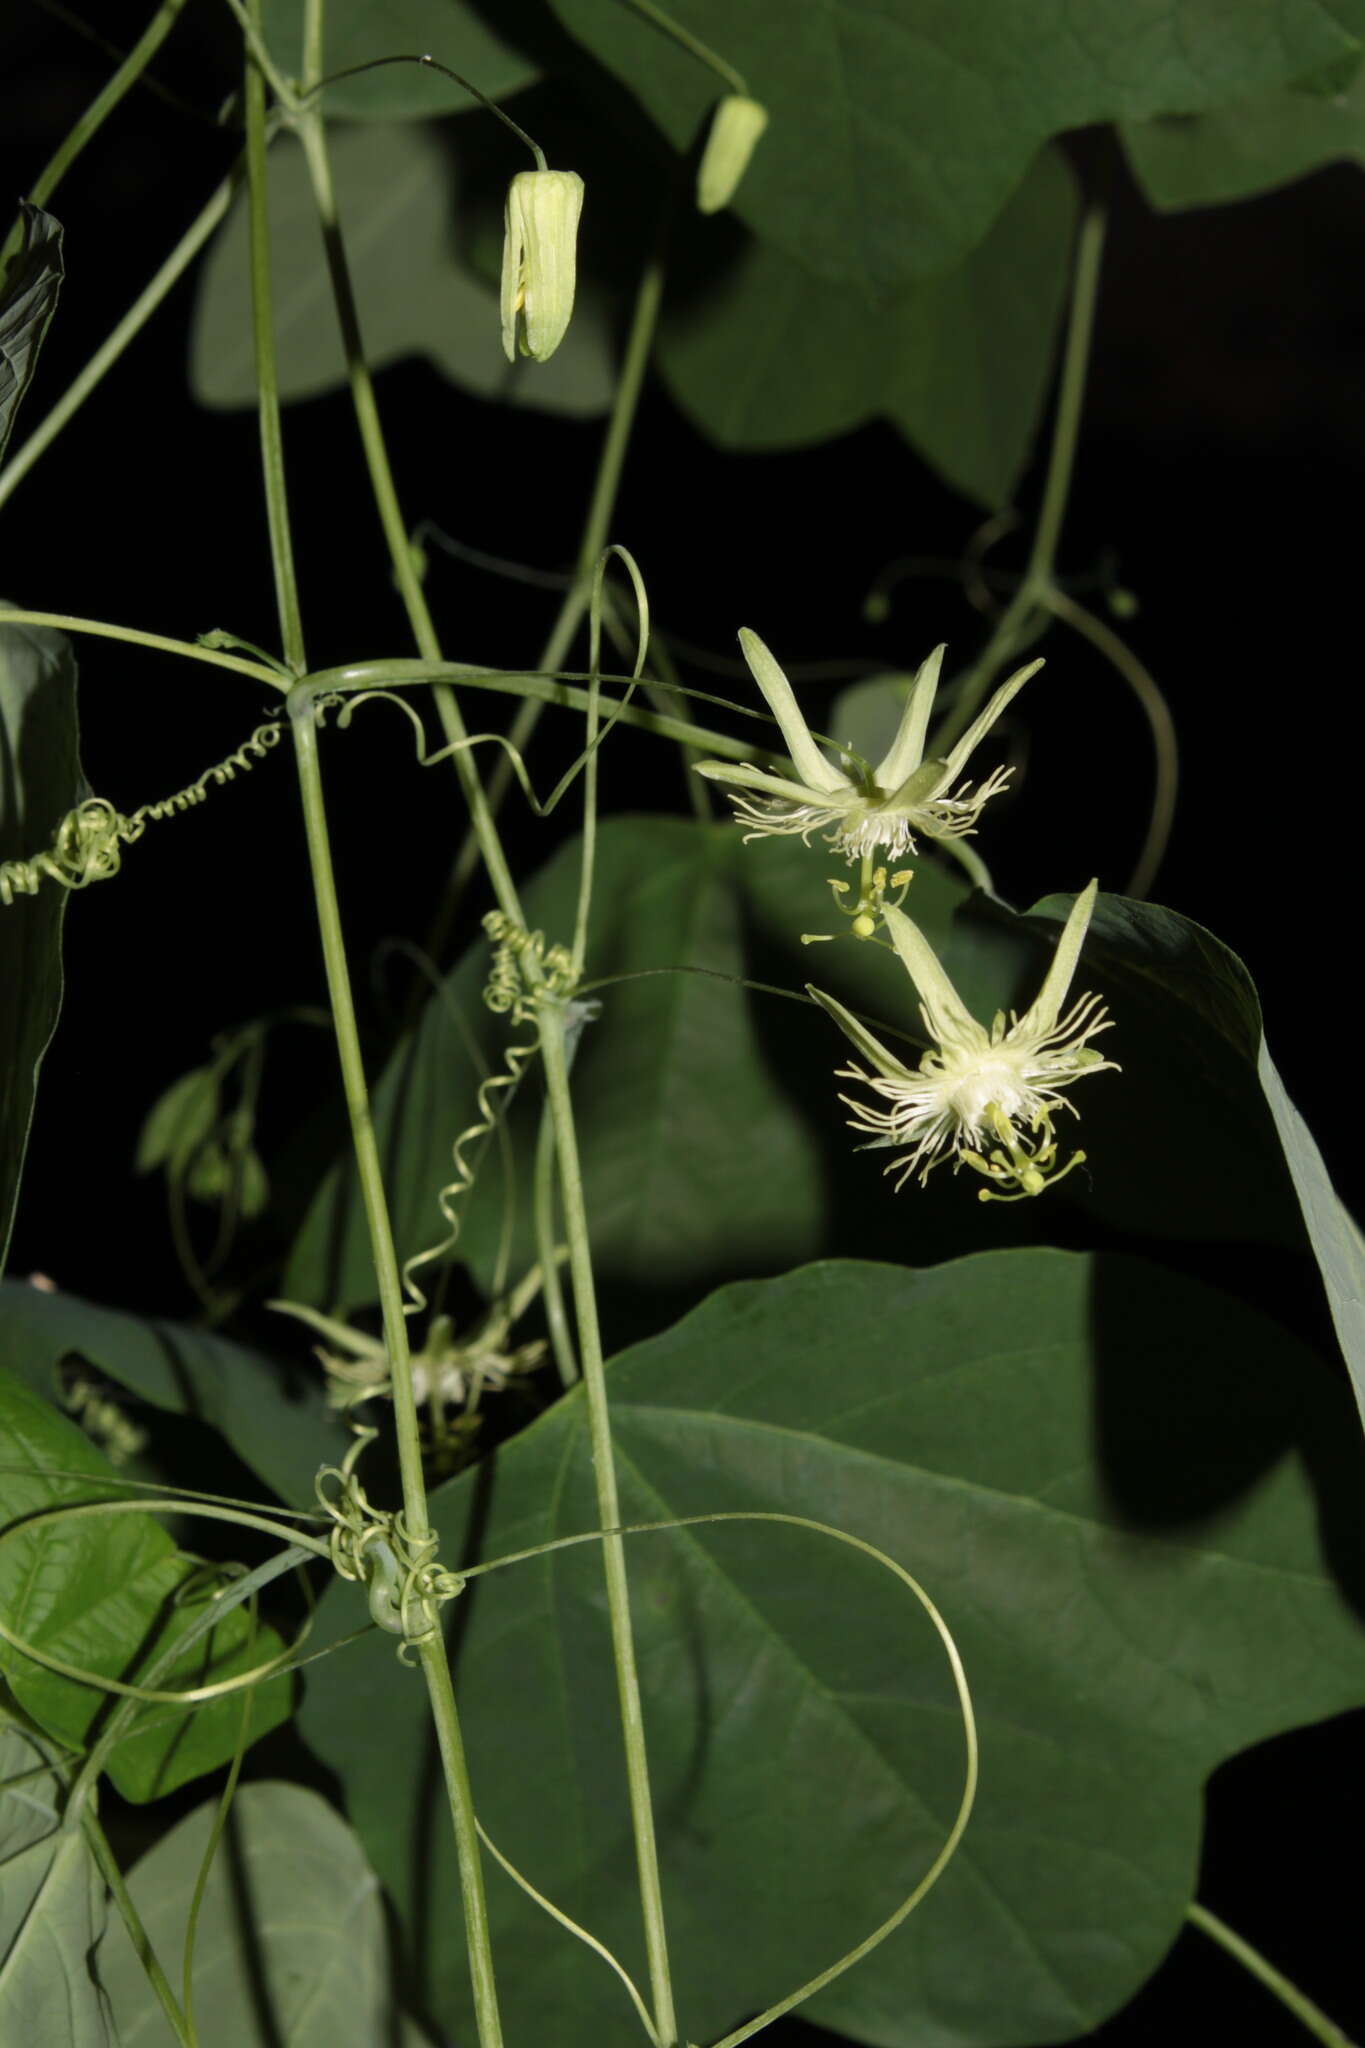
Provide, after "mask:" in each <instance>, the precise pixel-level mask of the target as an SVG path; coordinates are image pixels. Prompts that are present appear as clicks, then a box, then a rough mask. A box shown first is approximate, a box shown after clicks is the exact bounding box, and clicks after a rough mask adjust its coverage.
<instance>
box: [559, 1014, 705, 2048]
mask: <svg viewBox="0 0 1365 2048" xmlns="http://www.w3.org/2000/svg"><path fill="white" fill-rule="evenodd" d="M541 1053H542V1057H543V1059H544V1062H545V1084H546V1088H547V1091H548V1095H549V1105H550V1115H551V1117H552V1119H553V1121H554V1136H555V1147H556V1150H557V1152H558V1155H559V1176H560V1193H561V1197H562V1199H563V1204H564V1234H565V1237H566V1238H567V1240H568V1246H569V1271H570V1274H571V1275H572V1278H573V1290H574V1309H575V1313H576V1315H577V1320H578V1348H579V1356H580V1359H581V1361H582V1367H583V1383H584V1390H585V1393H586V1397H587V1404H588V1433H589V1438H590V1441H591V1445H592V1465H593V1478H594V1481H595V1483H596V1488H597V1511H598V1516H599V1518H600V1522H601V1526H602V1528H603V1530H604V1531H608V1532H610V1533H607V1534H604V1536H603V1538H602V1561H603V1566H604V1569H605V1574H606V1582H607V1609H608V1614H609V1617H610V1622H611V1641H612V1650H613V1653H614V1656H615V1661H616V1686H617V1696H618V1698H619V1700H620V1705H621V1732H622V1736H623V1739H624V1743H625V1752H626V1777H627V1780H628V1783H629V1788H630V1810H631V1824H632V1828H633V1831H634V1836H635V1860H636V1866H637V1871H638V1876H639V1884H640V1906H641V1910H642V1913H643V1916H644V1926H645V1947H646V1950H647V1952H648V1956H649V1980H650V1990H651V1993H652V2001H653V2007H654V2025H655V2031H656V2033H657V2035H658V2039H659V2043H660V2048H675V2044H676V2043H677V2041H678V2025H677V2020H676V2018H675V2016H674V2010H673V1986H672V1980H671V1977H670V1973H669V1966H668V1941H667V1936H666V1933H665V1929H664V1907H663V1888H662V1885H661V1883H660V1879H659V1857H658V1847H657V1844H656V1842H655V1836H654V1809H653V1804H652V1801H651V1799H650V1791H649V1761H648V1757H647V1755H646V1751H645V1730H644V1714H643V1710H642V1707H641V1703H640V1681H639V1674H638V1672H637V1670H636V1665H635V1638H634V1633H633V1631H632V1628H631V1619H630V1589H629V1585H628V1582H627V1578H626V1553H625V1544H624V1543H623V1541H622V1539H621V1536H620V1534H619V1529H620V1522H621V1512H620V1500H619V1496H618V1492H617V1486H616V1461H615V1458H614V1456H613V1452H612V1442H611V1420H610V1417H609V1414H608V1411H607V1383H606V1373H605V1369H604V1365H603V1359H602V1335H601V1329H600V1326H599V1323H598V1317H597V1294H596V1290H595V1286H594V1282H593V1271H592V1255H591V1252H590V1250H589V1245H588V1221H587V1214H586V1211H585V1208H584V1201H583V1174H582V1169H581V1167H580V1165H579V1159H578V1139H577V1134H576V1132H575V1129H574V1117H573V1104H572V1101H571V1099H570V1094H569V1069H568V1059H567V1055H566V1050H565V1035H564V1016H563V1012H562V1010H561V1009H559V1008H557V1007H556V1006H555V1005H553V1004H550V1003H547V1004H546V1005H545V1006H544V1007H543V1009H542V1012H541Z"/></svg>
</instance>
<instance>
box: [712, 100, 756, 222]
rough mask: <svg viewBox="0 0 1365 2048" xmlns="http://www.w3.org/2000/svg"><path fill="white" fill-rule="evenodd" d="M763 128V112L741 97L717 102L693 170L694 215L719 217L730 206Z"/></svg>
mask: <svg viewBox="0 0 1365 2048" xmlns="http://www.w3.org/2000/svg"><path fill="white" fill-rule="evenodd" d="M767 125H768V110H767V108H766V107H764V106H761V105H760V104H759V102H758V101H757V100H751V99H748V98H747V97H746V96H745V95H744V94H743V93H738V92H730V93H726V95H725V97H724V99H722V100H719V101H718V102H717V104H716V111H715V113H714V114H713V115H712V116H711V129H710V133H709V134H708V135H707V138H706V148H705V149H704V150H703V151H702V159H701V163H700V164H699V166H698V168H697V210H698V212H700V213H719V212H720V209H721V208H722V206H728V205H729V204H730V201H731V200H732V199H733V198H734V196H735V191H736V188H737V187H738V185H739V181H740V179H741V178H742V177H743V176H744V173H745V172H746V171H747V170H748V168H749V158H750V157H751V156H752V155H753V153H754V145H755V144H756V143H757V141H758V138H759V136H760V135H761V134H762V133H763V130H764V129H765V128H766V127H767Z"/></svg>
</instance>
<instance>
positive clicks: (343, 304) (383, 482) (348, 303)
mask: <svg viewBox="0 0 1365 2048" xmlns="http://www.w3.org/2000/svg"><path fill="white" fill-rule="evenodd" d="M322 19H323V0H307V6H306V9H305V13H304V40H303V50H304V75H303V81H302V83H303V91H304V94H305V96H306V94H307V93H308V92H310V91H311V90H312V89H313V88H314V87H315V86H316V85H317V84H319V82H320V81H321V78H322ZM296 124H297V127H298V132H299V136H300V139H301V140H302V143H303V150H304V157H305V159H306V161H307V165H308V175H309V179H310V181H311V183H312V187H313V200H314V204H315V205H316V207H317V211H318V219H319V221H320V222H321V225H322V238H323V246H324V248H325V250H326V255H327V269H328V274H329V276H330V278H331V284H332V296H333V299H334V301H335V305H336V313H337V321H338V325H339V326H340V329H341V340H342V346H343V348H344V350H345V354H346V374H347V377H348V379H349V382H350V387H351V403H352V406H353V407H354V410H355V417H356V425H357V427H358V429H359V432H360V440H361V446H362V448H363V450H364V455H365V464H366V468H367V470H368V471H369V477H370V488H371V490H372V492H373V494H374V502H375V508H376V510H377V511H378V514H379V521H380V525H381V526H382V527H383V530H384V539H385V541H386V543H387V545H388V550H389V559H390V561H391V563H392V565H393V572H394V576H395V578H396V579H397V583H398V589H399V593H400V595H401V597H402V600H403V608H404V610H405V611H406V613H407V615H408V622H409V625H410V626H411V628H412V635H413V638H414V640H415V641H416V642H417V646H418V648H419V650H420V652H421V654H422V657H423V659H424V660H426V661H431V662H439V661H440V660H441V643H440V640H439V639H438V637H437V633H436V627H435V624H434V623H433V620H432V617H431V612H430V609H429V608H428V605H427V601H426V597H425V595H424V594H423V590H422V585H421V582H420V580H419V578H418V574H417V565H416V563H415V561H414V560H413V552H412V549H411V548H410V547H409V545H408V537H407V529H406V527H405V526H404V523H403V514H402V510H401V507H400V506H399V503H398V493H397V490H396V489H395V487H394V481H393V469H392V466H391V464H390V462H389V456H388V449H387V447H386V445H385V441H384V430H383V427H382V426H381V424H380V419H379V407H378V404H377V402H376V399H375V395H374V380H373V379H372V377H371V376H370V369H369V364H368V363H367V361H366V359H365V348H364V343H363V340H362V336H361V331H360V316H359V313H358V311H357V309H356V302H355V291H354V289H353V287H352V284H351V273H350V266H349V264H348V262H347V260H346V247H345V243H344V242H343V240H342V235H341V224H340V220H339V217H338V214H337V204H336V189H335V186H334V184H333V180H332V165H331V158H330V156H329V154H328V149H327V139H326V133H325V130H324V127H323V118H322V112H321V108H320V105H319V103H318V101H317V100H316V99H313V100H312V101H308V102H306V104H304V106H303V107H302V110H301V111H300V113H299V114H298V115H297V116H296ZM434 697H435V703H436V712H437V716H438V717H439V718H440V721H441V725H442V727H443V729H444V732H445V736H446V739H447V740H448V741H449V742H450V743H451V745H452V746H453V747H454V749H455V752H454V756H453V758H454V763H455V772H456V775H457V776H458V777H459V781H460V787H461V790H462V791H463V793H464V798H465V802H466V804H467V805H468V807H469V820H470V832H471V834H472V837H473V843H474V845H475V846H476V847H477V849H478V852H479V853H480V854H481V855H482V857H483V863H484V866H485V868H486V869H487V871H488V879H489V881H490V882H491V884H492V886H493V893H494V895H495V896H496V897H497V900H498V905H499V908H500V909H501V910H502V911H503V912H504V913H505V914H506V916H508V917H509V918H511V919H512V921H513V923H515V924H520V923H521V922H522V916H521V903H520V899H519V897H518V895H517V890H516V885H515V883H514V882H513V880H512V873H511V870H510V868H509V867H508V865H507V859H506V856H505V854H504V853H503V850H502V842H501V840H500V839H499V838H498V833H497V828H496V826H495V825H494V822H493V811H492V808H490V804H489V799H488V797H487V796H486V795H485V793H484V787H483V781H482V778H481V776H480V774H479V770H478V767H477V765H476V764H475V761H474V757H473V754H472V752H471V751H470V750H469V749H468V748H467V747H464V746H462V745H461V742H462V741H464V740H465V739H466V738H467V737H468V733H467V731H466V727H465V723H464V719H463V717H462V716H461V713H460V707H459V704H458V702H457V701H456V697H455V693H454V691H453V690H452V689H451V688H450V686H449V684H448V683H443V684H441V685H439V686H438V687H437V689H436V690H435V692H434Z"/></svg>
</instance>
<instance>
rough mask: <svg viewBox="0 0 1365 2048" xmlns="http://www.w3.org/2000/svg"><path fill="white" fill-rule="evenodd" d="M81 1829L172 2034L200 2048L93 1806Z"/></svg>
mask: <svg viewBox="0 0 1365 2048" xmlns="http://www.w3.org/2000/svg"><path fill="white" fill-rule="evenodd" d="M81 1829H82V1832H83V1833H84V1835H85V1839H86V1841H87V1842H88V1844H89V1846H90V1853H91V1854H92V1855H93V1857H94V1859H95V1863H96V1866H97V1868H98V1870H99V1873H100V1876H101V1877H102V1878H103V1879H104V1882H105V1883H106V1884H107V1885H108V1887H109V1895H110V1897H111V1898H112V1899H113V1901H114V1904H115V1905H116V1906H117V1907H118V1910H119V1917H120V1918H121V1919H122V1921H123V1924H124V1926H125V1928H126V1929H127V1930H128V1939H129V1940H130V1941H131V1943H132V1944H133V1953H134V1955H135V1956H136V1957H137V1959H138V1961H139V1963H141V1965H142V1969H143V1973H144V1974H145V1976H146V1978H147V1982H148V1983H149V1984H150V1985H151V1987H152V1990H153V1991H154V1993H155V1994H156V2000H157V2003H158V2005H159V2006H160V2007H161V2010H162V2012H164V2013H165V2015H166V2020H167V2023H168V2024H169V2026H170V2028H171V2031H172V2032H173V2033H174V2035H175V2038H176V2040H177V2041H179V2042H180V2044H181V2048H196V2043H195V2038H194V2034H193V2031H192V2029H191V2026H190V2025H189V2024H188V2023H187V2021H186V2018H185V2015H184V2013H182V2012H181V2010H180V2007H179V2005H178V2004H177V2003H176V1997H175V1993H174V1991H172V1989H171V1984H170V1979H169V1978H168V1977H167V1975H166V1972H165V1971H164V1970H163V1969H162V1967H161V1961H160V1958H159V1957H158V1955H157V1953H156V1950H155V1949H154V1948H153V1947H152V1941H151V1936H150V1935H149V1934H148V1932H147V1930H146V1928H145V1927H144V1926H143V1924H142V1915H141V1914H140V1913H139V1912H138V1910H137V1906H136V1904H135V1903H134V1900H133V1895H132V1893H131V1892H130V1891H129V1889H128V1885H127V1882H126V1880H125V1878H124V1875H123V1872H122V1871H121V1870H120V1869H119V1867H118V1858H117V1857H116V1856H115V1854H114V1852H113V1849H112V1848H111V1847H110V1844H109V1837H108V1836H107V1835H106V1834H105V1832H104V1829H103V1828H102V1827H101V1826H100V1824H99V1820H98V1819H97V1817H96V1814H95V1809H94V1807H93V1806H87V1807H86V1809H85V1811H84V1813H83V1814H82V1815H81Z"/></svg>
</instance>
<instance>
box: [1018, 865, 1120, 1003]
mask: <svg viewBox="0 0 1365 2048" xmlns="http://www.w3.org/2000/svg"><path fill="white" fill-rule="evenodd" d="M1099 886H1100V885H1099V883H1098V881H1094V882H1091V884H1090V886H1089V888H1087V889H1082V891H1081V893H1080V895H1079V896H1078V897H1077V898H1076V901H1075V902H1074V903H1073V904H1072V906H1071V910H1070V913H1069V915H1068V917H1067V920H1066V923H1065V924H1064V925H1063V927H1062V936H1061V938H1060V939H1059V940H1058V941H1057V950H1056V952H1055V953H1054V954H1053V956H1052V965H1051V966H1050V967H1049V968H1048V971H1047V974H1046V976H1045V978H1044V981H1043V985H1042V987H1041V988H1040V989H1039V991H1038V996H1037V1000H1036V1001H1035V1002H1033V1003H1031V1004H1030V1005H1029V1007H1028V1009H1027V1010H1025V1012H1024V1014H1023V1016H1022V1017H1021V1018H1020V1019H1019V1022H1018V1023H1017V1024H1016V1025H1015V1027H1014V1030H1015V1034H1016V1035H1017V1036H1018V1037H1020V1038H1022V1037H1024V1036H1025V1035H1028V1036H1032V1035H1033V1034H1035V1033H1038V1034H1041V1033H1043V1032H1047V1031H1051V1030H1052V1029H1053V1027H1054V1025H1055V1024H1056V1022H1057V1019H1058V1017H1059V1016H1060V1015H1061V1010H1062V1004H1063V1003H1064V1002H1065V1001H1066V992H1067V990H1068V989H1069V988H1070V986H1071V977H1072V975H1073V974H1074V973H1075V972H1076V962H1077V960H1078V959H1079V957H1080V951H1081V947H1082V946H1083V945H1084V943H1085V934H1086V928H1087V926H1088V925H1089V923H1090V914H1091V912H1092V911H1093V910H1094V908H1095V896H1096V893H1097V891H1098V889H1099Z"/></svg>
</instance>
